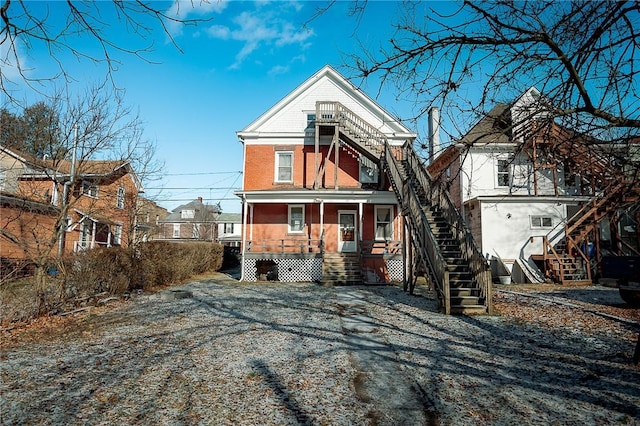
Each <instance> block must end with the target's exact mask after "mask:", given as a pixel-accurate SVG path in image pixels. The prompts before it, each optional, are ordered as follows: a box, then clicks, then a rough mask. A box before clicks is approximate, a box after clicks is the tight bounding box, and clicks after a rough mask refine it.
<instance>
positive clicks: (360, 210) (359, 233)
mask: <svg viewBox="0 0 640 426" xmlns="http://www.w3.org/2000/svg"><path fill="white" fill-rule="evenodd" d="M363 206H364V203H362V202H359V203H358V228H359V230H358V247H360V249H362V234H363V230H362V224H363V223H364V221H363V219H362V212H363V211H364V209H363Z"/></svg>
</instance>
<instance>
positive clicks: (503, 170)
mask: <svg viewBox="0 0 640 426" xmlns="http://www.w3.org/2000/svg"><path fill="white" fill-rule="evenodd" d="M496 167H497V169H496V179H497V180H496V184H497V186H509V184H510V183H511V162H510V161H509V160H508V159H504V158H503V159H498V161H497V163H496Z"/></svg>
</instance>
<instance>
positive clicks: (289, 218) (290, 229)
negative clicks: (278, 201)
mask: <svg viewBox="0 0 640 426" xmlns="http://www.w3.org/2000/svg"><path fill="white" fill-rule="evenodd" d="M298 208H299V209H301V210H302V221H301V223H300V229H295V228H293V227H292V226H291V225H292V221H293V217H292V210H293V209H298ZM304 210H305V208H304V204H289V207H288V214H287V233H289V234H303V233H304V224H305V222H304V220H305V218H304Z"/></svg>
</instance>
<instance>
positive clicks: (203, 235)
mask: <svg viewBox="0 0 640 426" xmlns="http://www.w3.org/2000/svg"><path fill="white" fill-rule="evenodd" d="M219 215H220V208H219V207H218V206H215V205H210V204H204V203H203V202H202V197H198V198H197V199H195V200H193V201H190V202H189V203H187V204H183V205H181V206H178V207H176V208H175V209H173V210H172V211H171V213H169V214H168V215H167V216H165V217H164V218H162V219H160V220H159V221H158V225H159V228H160V230H159V233H158V239H161V240H167V241H175V242H178V241H216V239H217V231H218V229H217V220H218V216H219Z"/></svg>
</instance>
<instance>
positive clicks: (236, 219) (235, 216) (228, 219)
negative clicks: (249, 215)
mask: <svg viewBox="0 0 640 426" xmlns="http://www.w3.org/2000/svg"><path fill="white" fill-rule="evenodd" d="M217 222H218V223H242V215H241V214H240V213H220V215H219V216H218V220H217Z"/></svg>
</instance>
